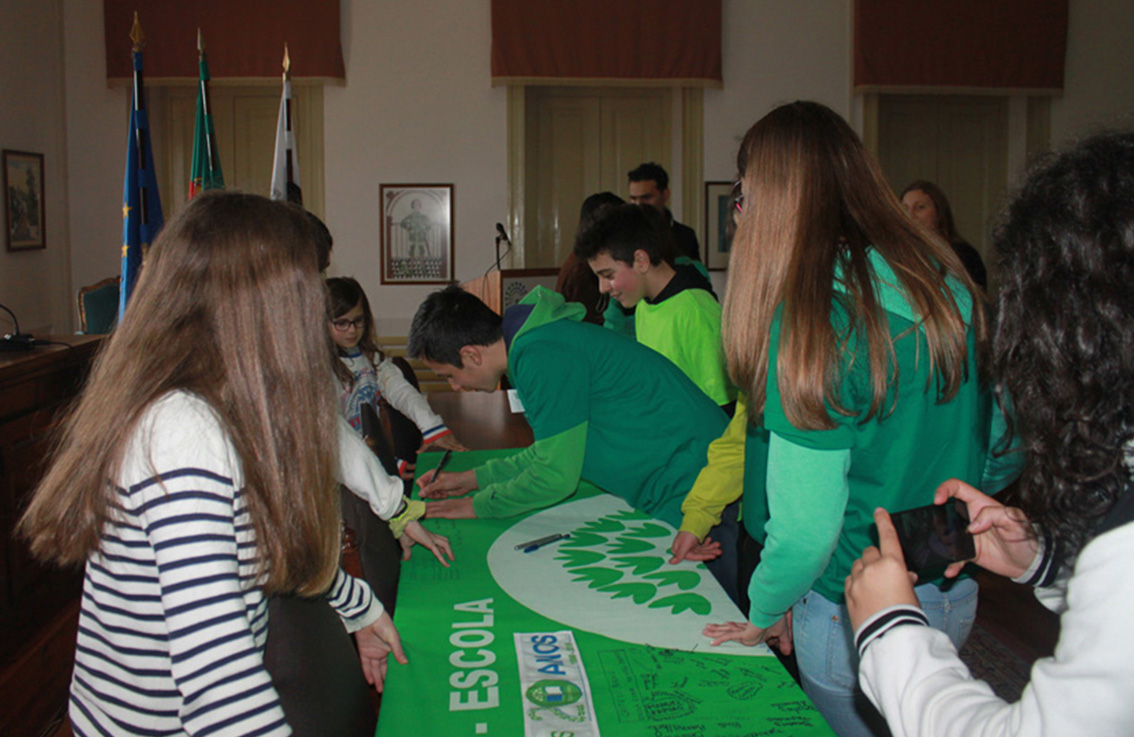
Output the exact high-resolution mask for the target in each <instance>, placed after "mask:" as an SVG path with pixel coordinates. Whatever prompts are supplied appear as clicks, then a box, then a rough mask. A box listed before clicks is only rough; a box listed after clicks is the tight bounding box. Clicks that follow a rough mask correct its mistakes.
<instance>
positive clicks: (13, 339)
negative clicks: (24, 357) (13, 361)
mask: <svg viewBox="0 0 1134 737" xmlns="http://www.w3.org/2000/svg"><path fill="white" fill-rule="evenodd" d="M0 309H2V310H4V311H5V312H7V313H8V314H9V315H11V316H12V323H13V324H14V325H15V328H14V330H15V332H12V333H8V334H7V335H5V336H3V337H0V352H2V351H30V350H31V349H32V348H33V347H35V338H33V337H32V334H31V333H21V332H20V321H19V319H17V318H16V313H15V312H12V311H11V310H9V309H8V308H7V307H5V306H4V305H0Z"/></svg>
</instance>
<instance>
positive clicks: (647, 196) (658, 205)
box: [627, 161, 701, 261]
mask: <svg viewBox="0 0 1134 737" xmlns="http://www.w3.org/2000/svg"><path fill="white" fill-rule="evenodd" d="M627 178H628V179H629V180H630V197H629V199H630V201H631V202H633V203H634V204H635V205H641V206H642V207H653V208H655V209H657V211H658V212H660V213H661V214H662V215H663V216H664V217H665V220H666V222H667V223H669V227H670V228H671V229H672V230H673V240H674V242H675V243H676V244H677V251H678V252H677V253H676V254H674V255H675V256H688V257H689V258H691V259H693V260H694V261H700V260H701V246H700V244H698V243H697V234H696V233H694V232H693V229H692V228H690V227H688V226H686V225H682V224H681V223H679V222H677V221H676V220H674V219H673V213H672V212H670V211H669V208H668V207H666V205H667V204H669V174H667V173H666V171H665V169H663V168H662V167H660V166H658V165H657V164H655V163H654V162H652V161H648V162H646V163H645V164H641V165H639V166H638V167H637V168H635V169H632V170H631V171H630V173H629V174H627Z"/></svg>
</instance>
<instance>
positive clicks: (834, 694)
mask: <svg viewBox="0 0 1134 737" xmlns="http://www.w3.org/2000/svg"><path fill="white" fill-rule="evenodd" d="M977 588H978V587H977V583H976V581H974V580H972V579H971V578H970V579H965V580H962V581H958V582H956V583H954V584H953V585H952V586H951V587H949V588H948V589H947V590H943V589H940V588H938V587H937V586H934V585H933V584H923V585H921V586H918V587H916V588H915V589H914V592H915V593H916V594H917V598H918V600H919V601H920V602H921V607H922V609H924V610H925V614H926V616H927V617H928V618H929V623H930V624H931V625H932V626H933V627H935V628H937V629H939V630H941V631H942V632H944V633H945V634H946V635H948V636H949V639H950V640H952V641H953V644H954V645H956V646H957V649H958V650H960V648H961V645H963V644H964V643H965V640H967V639H968V637H969V632H971V631H972V628H973V621H974V620H975V619H976V607H977ZM792 618H793V619H792V629H793V633H794V644H795V657H796V663H797V664H798V665H799V677H800V681H801V683H802V685H803V690H804V692H806V693H807V695H808V696H809V697H810V698H811V701H812V702H813V703H814V704H815V708H817V709H818V710H819V712H820V713H821V714H822V715H823V717H824V718H825V719H826V720H827V721H828V722H829V723H830V725H831V728H832V729H834V730H835V733H836V734H838V735H839V737H871V736H873V735H888V734H889V730H888V729H887V728H886V722H885V720H884V719H883V718H882V715H881V714H879V713H878V711H877V710H876V709H875V708H874V706H873V705H872V704H871V703H870V701H869V700H868V699H867V698H866V695H865V694H863V693H862V689H860V688H859V686H858V652H857V651H856V650H855V647H854V632H853V631H852V630H851V626H850V617H849V616H848V615H847V608H846V606H845V605H842V604H835V603H833V602H831V601H829V600H828V599H826V598H825V597H823V596H821V595H819V594H817V593H816V592H814V591H809V592H808V593H807V595H806V596H804V597H803V598H802V599H800V600H799V601H798V602H796V604H795V606H794V607H792Z"/></svg>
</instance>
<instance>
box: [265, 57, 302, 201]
mask: <svg viewBox="0 0 1134 737" xmlns="http://www.w3.org/2000/svg"><path fill="white" fill-rule="evenodd" d="M295 153H296V151H295V129H294V128H293V126H292V119H291V80H290V79H284V83H283V94H282V95H281V97H280V115H279V120H278V121H276V156H275V161H274V162H273V163H272V199H273V200H287V201H289V202H296V203H298V204H303V190H302V189H301V188H300V184H299V159H298V158H297V157H296V155H295Z"/></svg>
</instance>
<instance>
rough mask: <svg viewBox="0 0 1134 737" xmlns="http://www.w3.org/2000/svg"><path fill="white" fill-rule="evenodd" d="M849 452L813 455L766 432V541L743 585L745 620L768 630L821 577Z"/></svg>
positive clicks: (844, 491) (837, 525) (842, 505)
mask: <svg viewBox="0 0 1134 737" xmlns="http://www.w3.org/2000/svg"><path fill="white" fill-rule="evenodd" d="M850 457H851V456H850V449H837V450H816V449H813V448H806V447H804V446H802V445H796V444H795V443H792V442H790V441H788V440H786V439H784V438H783V437H781V436H780V435H777V434H776V433H774V432H773V433H771V440H770V444H769V447H768V484H767V488H768V512H769V515H770V518H769V520H768V524H767V527H766V530H767V533H768V538H767V540H766V541H765V544H764V551H763V553H762V554H761V556H760V565H758V566H757V567H756V571H755V572H754V573H753V574H752V580H751V582H750V583H749V585H748V598H749V599H750V600H751V602H752V607H751V609H750V610H749V614H748V619H749V621H751V622H752V624H754V625H756V626H757V627H768V626H770V625H772V624H774V623H775V622H776V621H777V620H778V619H779V618H780V617H782V616H783V614H784V612H786V611H787V610H788V609H789V608H791V606H792V605H793V604H794V603H795V602H796V601H798V600H799V598H800V597H801V596H803V595H804V594H806V593H807V591H808V590H809V589H810V588H811V586H812V585H813V584H814V583H815V581H816V580H817V579H818V578H819V576H820V575H822V573H823V571H824V570H825V569H826V567H827V563H828V562H829V561H830V559H831V554H832V553H833V552H834V550H835V545H836V543H837V542H838V539H839V532H840V531H841V530H842V527H843V517H844V515H845V513H846V506H847V499H848V498H849V497H850V486H849V484H848V482H847V473H848V471H849V469H850Z"/></svg>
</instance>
